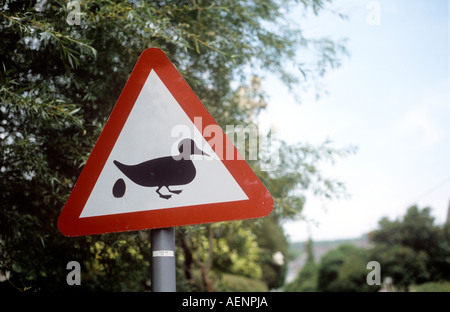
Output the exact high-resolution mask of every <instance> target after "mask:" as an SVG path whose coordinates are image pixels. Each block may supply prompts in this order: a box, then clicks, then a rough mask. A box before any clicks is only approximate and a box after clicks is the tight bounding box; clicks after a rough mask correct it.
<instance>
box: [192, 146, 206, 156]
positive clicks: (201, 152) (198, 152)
mask: <svg viewBox="0 0 450 312" xmlns="http://www.w3.org/2000/svg"><path fill="white" fill-rule="evenodd" d="M194 154H197V155H205V156H208V157H209V154H208V153H206V152H204V151H202V150H201V149H199V148H198V147H197V146H196V145H195V146H194Z"/></svg>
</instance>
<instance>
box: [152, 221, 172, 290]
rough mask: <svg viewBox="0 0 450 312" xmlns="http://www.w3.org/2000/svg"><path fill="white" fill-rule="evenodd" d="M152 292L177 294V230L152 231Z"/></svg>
mask: <svg viewBox="0 0 450 312" xmlns="http://www.w3.org/2000/svg"><path fill="white" fill-rule="evenodd" d="M150 240H151V248H152V261H151V270H152V291H154V292H175V291H176V281H175V228H174V227H168V228H161V229H153V230H151V238H150Z"/></svg>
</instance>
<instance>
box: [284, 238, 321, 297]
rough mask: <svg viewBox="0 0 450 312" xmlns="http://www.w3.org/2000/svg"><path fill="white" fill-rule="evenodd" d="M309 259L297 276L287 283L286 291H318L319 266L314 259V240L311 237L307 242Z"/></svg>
mask: <svg viewBox="0 0 450 312" xmlns="http://www.w3.org/2000/svg"><path fill="white" fill-rule="evenodd" d="M306 252H307V259H306V263H305V265H304V266H303V267H302V268H301V270H300V271H299V273H298V276H297V278H296V279H295V280H294V281H292V282H291V283H289V284H288V285H286V287H285V291H289V292H294V291H295V292H315V291H317V282H318V280H317V279H318V275H319V267H318V265H317V264H316V263H315V261H314V249H313V241H312V240H311V239H309V240H308V241H307V242H306Z"/></svg>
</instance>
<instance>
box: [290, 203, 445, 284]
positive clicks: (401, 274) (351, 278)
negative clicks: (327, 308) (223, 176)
mask: <svg viewBox="0 0 450 312" xmlns="http://www.w3.org/2000/svg"><path fill="white" fill-rule="evenodd" d="M449 231H450V225H449V224H445V225H442V226H438V225H435V224H434V218H433V217H432V216H431V209H430V208H423V209H419V208H418V207H417V206H411V207H409V208H408V210H407V212H406V213H405V215H404V216H403V217H402V218H400V219H397V220H394V221H391V220H389V219H388V218H382V219H381V220H380V221H379V228H378V229H376V230H375V231H373V232H372V233H370V238H371V241H372V243H373V246H372V247H371V248H368V249H361V248H358V247H355V246H352V245H350V244H341V245H340V246H339V247H338V248H336V249H333V250H330V251H328V252H327V253H326V254H325V255H324V256H323V257H322V259H321V261H320V264H319V265H318V267H317V266H314V265H313V263H312V262H311V261H310V260H309V261H308V262H307V263H306V264H305V266H304V267H303V268H302V270H301V271H300V272H299V276H298V277H297V278H296V280H294V281H293V282H292V283H291V284H289V285H287V286H286V290H287V291H311V290H312V291H314V290H317V291H377V290H379V288H380V287H379V286H376V285H370V286H369V285H368V284H367V282H366V277H367V274H368V273H369V271H368V270H367V269H366V266H367V264H368V263H369V262H370V261H378V262H379V263H380V267H381V272H380V274H381V277H382V280H384V279H386V278H388V277H389V278H391V279H392V281H393V285H394V286H395V288H396V289H398V290H411V291H434V290H436V291H447V290H446V285H447V284H448V283H447V282H448V281H450V274H449V269H450V247H449V243H450V236H449ZM316 272H318V276H317V277H316V275H315V274H316ZM314 281H316V284H314ZM314 287H316V288H314Z"/></svg>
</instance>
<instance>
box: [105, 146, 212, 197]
mask: <svg viewBox="0 0 450 312" xmlns="http://www.w3.org/2000/svg"><path fill="white" fill-rule="evenodd" d="M178 151H179V152H180V154H179V155H175V156H166V157H160V158H155V159H150V160H148V161H145V162H143V163H140V164H136V165H125V164H122V163H120V162H119V161H117V160H114V161H113V163H114V164H115V165H116V167H117V168H119V170H120V171H122V173H123V174H125V175H126V176H127V177H128V178H129V179H130V180H131V181H133V182H134V183H136V184H138V185H140V186H145V187H157V189H156V193H158V195H159V197H161V198H164V199H169V198H171V197H172V195H163V194H161V193H160V190H161V188H162V187H166V188H167V190H168V191H169V192H170V193H172V194H180V193H181V192H182V190H171V189H170V188H169V187H170V186H178V185H186V184H188V183H190V182H192V180H194V178H195V176H196V174H197V171H196V169H195V166H194V163H193V162H192V160H191V159H190V156H191V155H195V154H197V155H206V156H209V155H208V154H207V153H205V152H203V151H202V150H201V149H199V148H198V147H197V146H196V145H195V142H194V141H193V140H192V139H184V140H182V141H181V142H180V143H179V144H178ZM124 194H125V183H124V181H123V179H119V180H117V181H116V184H115V185H114V187H113V195H114V196H115V197H122V196H123V195H124Z"/></svg>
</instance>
